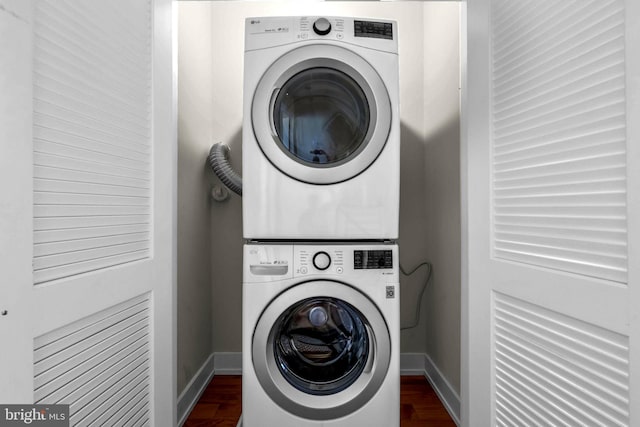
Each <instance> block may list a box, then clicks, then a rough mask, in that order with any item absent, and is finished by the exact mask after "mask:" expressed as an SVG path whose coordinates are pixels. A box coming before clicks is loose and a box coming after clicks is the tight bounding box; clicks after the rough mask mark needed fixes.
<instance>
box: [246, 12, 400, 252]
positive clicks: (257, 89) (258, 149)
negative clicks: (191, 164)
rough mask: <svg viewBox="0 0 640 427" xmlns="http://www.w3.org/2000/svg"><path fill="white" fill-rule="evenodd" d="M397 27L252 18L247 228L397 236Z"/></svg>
mask: <svg viewBox="0 0 640 427" xmlns="http://www.w3.org/2000/svg"><path fill="white" fill-rule="evenodd" d="M397 33H398V29H397V26H396V23H395V22H393V21H383V20H369V19H355V18H338V17H269V18H248V19H247V20H246V23H245V56H244V98H243V99H244V119H243V132H242V135H243V137H242V139H243V143H242V158H243V160H242V174H243V235H244V237H245V238H247V239H256V240H260V239H263V240H264V239H285V240H295V239H333V240H364V239H391V240H393V239H396V238H397V237H398V212H399V194H400V193H399V186H400V173H399V169H400V120H399V115H398V92H399V89H398V53H397V52H398V45H397Z"/></svg>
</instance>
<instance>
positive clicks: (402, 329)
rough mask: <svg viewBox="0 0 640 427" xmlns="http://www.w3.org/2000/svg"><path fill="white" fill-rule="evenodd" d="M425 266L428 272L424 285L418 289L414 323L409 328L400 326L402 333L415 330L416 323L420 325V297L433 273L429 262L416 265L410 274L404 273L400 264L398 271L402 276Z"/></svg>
mask: <svg viewBox="0 0 640 427" xmlns="http://www.w3.org/2000/svg"><path fill="white" fill-rule="evenodd" d="M425 265H426V266H427V268H428V271H427V278H426V279H425V280H424V283H423V284H422V288H421V289H420V294H419V296H418V303H417V304H416V312H415V315H414V319H415V320H414V322H413V323H412V324H411V325H409V326H401V327H400V330H401V331H404V330H405V329H412V328H415V327H416V326H418V323H420V307H421V306H422V297H423V296H424V291H426V290H427V285H428V284H429V281H430V280H431V273H432V272H433V266H432V265H431V263H430V262H428V261H423V262H421V263H420V264H418V265H417V266H416V267H415V268H414V269H413V270H411V271H410V272H408V273H407V272H406V271H405V269H404V268H403V267H402V264H400V271H401V272H402V274H404V275H405V276H411V275H412V274H413V273H415V272H416V271H417V270H418V269H419V268H420V267H423V266H425Z"/></svg>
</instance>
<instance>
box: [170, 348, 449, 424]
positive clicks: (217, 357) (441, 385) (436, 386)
mask: <svg viewBox="0 0 640 427" xmlns="http://www.w3.org/2000/svg"><path fill="white" fill-rule="evenodd" d="M214 374H215V375H242V353H240V352H230V353H214V354H212V355H211V356H209V358H208V359H207V361H206V362H205V363H204V364H203V365H202V367H201V368H200V370H199V371H198V373H197V374H196V375H195V376H194V378H193V379H192V380H191V382H190V383H189V385H188V386H187V387H186V388H185V390H184V391H183V392H182V393H181V394H180V397H179V398H178V419H179V420H180V421H179V423H178V426H182V424H184V422H185V421H186V419H187V417H188V416H189V413H191V410H192V409H193V407H194V406H195V404H196V403H197V402H198V399H199V398H200V395H201V394H202V392H203V391H204V389H205V388H206V387H207V385H208V384H209V382H210V381H211V378H213V376H214ZM400 375H424V376H425V378H426V379H427V381H429V384H431V387H432V388H433V390H434V391H435V392H436V394H437V395H438V397H439V398H440V400H441V401H442V404H443V405H444V407H445V408H446V410H447V412H449V415H450V416H451V418H452V419H453V421H454V422H455V423H456V425H458V426H459V425H460V396H458V393H456V391H455V390H454V389H453V387H451V384H449V381H447V379H446V378H445V377H444V376H443V375H442V372H440V370H439V369H438V368H437V366H436V365H435V364H434V363H433V361H432V360H431V358H430V357H429V356H427V355H426V354H423V353H403V354H401V355H400ZM241 423H242V419H241V420H240V422H239V423H238V425H242V424H241Z"/></svg>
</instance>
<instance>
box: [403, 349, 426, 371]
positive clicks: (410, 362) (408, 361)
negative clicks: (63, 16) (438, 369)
mask: <svg viewBox="0 0 640 427" xmlns="http://www.w3.org/2000/svg"><path fill="white" fill-rule="evenodd" d="M424 358H425V355H424V353H402V354H400V375H424V374H425V369H424Z"/></svg>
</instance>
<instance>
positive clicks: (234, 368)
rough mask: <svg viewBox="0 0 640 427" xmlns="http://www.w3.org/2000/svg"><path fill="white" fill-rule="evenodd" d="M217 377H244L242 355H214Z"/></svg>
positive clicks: (239, 353)
mask: <svg viewBox="0 0 640 427" xmlns="http://www.w3.org/2000/svg"><path fill="white" fill-rule="evenodd" d="M214 355H215V356H214V358H213V360H214V362H213V366H214V370H215V373H216V375H242V353H241V352H234V353H214Z"/></svg>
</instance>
